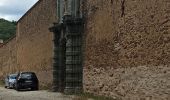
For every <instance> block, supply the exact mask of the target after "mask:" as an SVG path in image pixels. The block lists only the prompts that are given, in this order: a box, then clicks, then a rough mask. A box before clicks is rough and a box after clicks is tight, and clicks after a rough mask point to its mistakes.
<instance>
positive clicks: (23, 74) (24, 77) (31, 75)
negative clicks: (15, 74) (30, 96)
mask: <svg viewBox="0 0 170 100" xmlns="http://www.w3.org/2000/svg"><path fill="white" fill-rule="evenodd" d="M34 76H35V75H34V74H33V73H22V74H21V78H23V79H32V78H33V77H34Z"/></svg>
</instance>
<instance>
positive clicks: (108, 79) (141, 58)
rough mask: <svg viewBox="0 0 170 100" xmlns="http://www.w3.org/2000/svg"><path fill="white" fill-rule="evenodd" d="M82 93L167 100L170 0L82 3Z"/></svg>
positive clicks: (169, 88) (88, 0) (131, 99)
mask: <svg viewBox="0 0 170 100" xmlns="http://www.w3.org/2000/svg"><path fill="white" fill-rule="evenodd" d="M85 3H86V5H85V7H84V8H85V9H84V11H86V12H85V14H86V15H85V17H86V21H85V23H86V25H85V29H84V30H85V33H84V34H85V42H84V43H85V53H84V56H85V57H84V74H83V75H84V77H83V79H84V82H83V83H84V91H85V92H90V93H94V94H100V95H104V96H110V97H113V98H117V99H116V100H119V99H123V100H168V99H169V98H170V1H169V0H86V2H85Z"/></svg>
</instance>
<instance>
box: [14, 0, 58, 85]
mask: <svg viewBox="0 0 170 100" xmlns="http://www.w3.org/2000/svg"><path fill="white" fill-rule="evenodd" d="M56 6H57V4H56V0H40V1H38V3H37V4H35V6H34V7H32V8H31V9H30V10H29V11H28V12H27V13H26V14H25V15H24V16H23V17H22V18H21V19H20V20H19V21H18V24H17V36H16V37H17V66H18V67H19V70H20V71H34V72H36V74H37V75H38V78H39V81H40V85H41V86H49V85H51V84H52V61H53V41H52V40H53V33H51V32H49V30H48V29H49V27H50V26H52V25H53V23H54V22H55V21H56V20H57V19H56V16H57V15H56ZM48 88H49V87H48Z"/></svg>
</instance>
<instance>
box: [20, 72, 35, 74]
mask: <svg viewBox="0 0 170 100" xmlns="http://www.w3.org/2000/svg"><path fill="white" fill-rule="evenodd" d="M24 73H30V74H35V73H34V72H21V74H24Z"/></svg>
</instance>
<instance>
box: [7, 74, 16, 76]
mask: <svg viewBox="0 0 170 100" xmlns="http://www.w3.org/2000/svg"><path fill="white" fill-rule="evenodd" d="M8 76H17V74H9V75H8Z"/></svg>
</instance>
